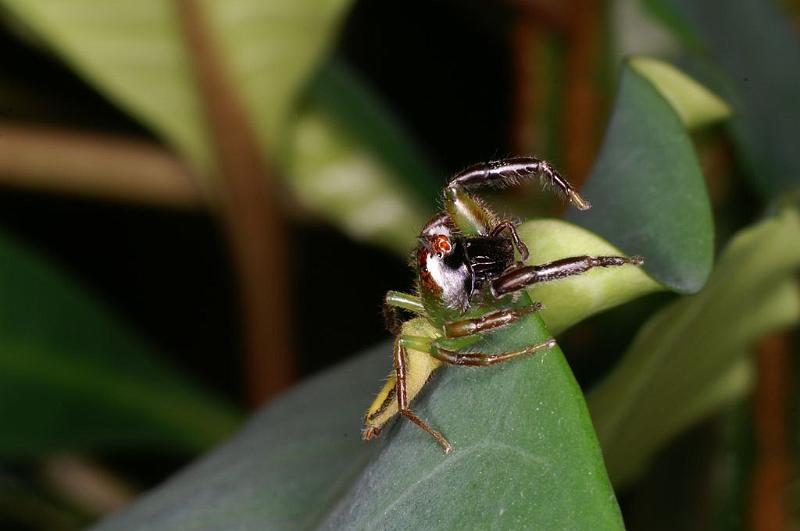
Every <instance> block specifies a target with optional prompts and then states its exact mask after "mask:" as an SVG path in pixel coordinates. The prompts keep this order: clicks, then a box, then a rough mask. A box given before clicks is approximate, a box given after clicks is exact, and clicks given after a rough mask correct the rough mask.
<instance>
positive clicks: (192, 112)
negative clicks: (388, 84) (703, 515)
mask: <svg viewBox="0 0 800 531" xmlns="http://www.w3.org/2000/svg"><path fill="white" fill-rule="evenodd" d="M203 5H204V6H206V7H207V8H208V9H207V14H208V15H209V19H210V22H211V26H212V30H213V34H214V36H215V37H216V38H217V39H218V40H219V42H220V44H221V49H222V52H223V53H222V58H223V61H224V62H225V66H226V67H227V71H228V72H229V73H230V74H231V76H232V78H233V81H234V86H235V87H236V88H238V89H239V90H240V95H241V97H242V99H243V102H244V103H245V105H246V107H247V110H248V116H249V118H250V119H251V120H252V123H253V125H254V128H255V130H256V133H257V134H258V138H259V141H260V145H261V147H262V148H263V150H264V152H265V153H266V154H267V155H268V156H269V157H270V158H271V159H272V160H273V161H274V162H276V163H277V164H278V165H279V166H280V167H281V168H282V169H283V171H282V172H281V174H282V175H283V176H284V177H285V178H286V180H287V181H288V184H289V187H290V188H291V189H292V190H293V191H294V192H295V194H296V196H297V198H298V199H300V201H301V203H303V204H304V205H305V206H306V207H308V208H310V209H313V210H315V211H316V212H318V213H320V214H321V215H322V216H323V217H324V218H326V219H327V220H329V221H331V222H332V223H334V224H337V225H339V226H340V227H341V228H342V229H343V230H344V231H345V232H347V233H348V234H350V235H352V236H354V237H356V238H359V239H366V240H369V241H372V242H374V243H378V244H380V245H383V246H385V247H389V248H392V249H395V250H398V251H402V252H403V253H405V252H407V251H408V248H409V247H410V246H411V245H413V241H414V236H415V235H416V230H417V227H419V226H421V225H422V224H423V223H424V220H425V217H426V216H427V215H428V214H429V211H430V210H432V206H433V200H434V198H435V197H436V192H437V191H438V187H437V178H436V176H435V171H434V170H433V169H432V168H431V166H430V165H429V164H428V163H427V162H425V160H424V157H423V156H422V155H421V153H419V151H418V150H417V149H416V148H415V146H414V145H413V143H412V142H411V141H410V139H409V138H408V136H407V135H405V134H404V133H403V131H402V130H401V129H400V127H399V126H398V125H397V124H398V121H397V119H396V118H395V117H394V116H392V115H391V114H390V113H389V112H388V111H387V110H386V108H385V107H384V106H383V105H382V104H381V102H380V101H378V99H377V98H376V97H375V96H374V95H372V94H370V93H369V91H368V90H367V89H366V88H365V87H364V86H363V84H362V83H361V82H359V80H358V79H356V78H355V77H354V76H353V75H352V73H350V72H349V71H347V70H346V69H345V68H343V67H341V65H336V64H335V63H334V64H329V65H326V66H324V67H323V68H322V71H321V73H320V75H318V76H312V77H313V79H312V81H311V87H310V90H309V91H308V93H307V95H306V97H305V98H302V100H303V101H302V102H301V103H300V106H299V107H298V108H295V107H294V105H295V103H296V102H295V99H297V95H298V94H299V93H300V92H301V90H300V89H301V85H302V84H303V82H304V81H305V80H306V78H307V77H309V76H310V74H311V73H312V70H313V67H314V66H315V65H316V61H317V56H318V55H319V54H320V52H321V51H322V49H323V48H324V47H325V46H326V45H327V44H329V43H330V40H331V38H332V35H333V33H334V31H335V29H336V27H337V25H338V21H339V19H340V18H341V15H342V12H343V11H344V9H345V8H346V7H347V5H348V2H347V0H326V1H324V2H322V3H321V4H320V3H318V2H312V1H310V0H303V1H288V0H281V1H279V2H274V1H272V2H266V3H265V2H261V1H258V0H233V1H227V2H213V1H211V0H205V2H204V3H203ZM0 6H3V7H5V8H6V9H7V10H8V11H9V12H10V13H11V14H12V15H14V16H15V17H16V18H17V19H18V20H20V21H22V22H23V23H24V24H25V25H26V26H28V27H29V28H31V29H32V30H33V31H34V32H35V34H36V35H37V36H39V37H40V38H41V39H42V40H43V41H45V42H46V43H48V44H49V45H50V46H51V47H52V49H53V50H54V52H56V53H57V54H58V55H59V56H61V57H62V58H63V59H64V60H65V61H67V62H68V63H69V64H70V65H71V66H72V67H73V68H74V69H75V70H76V72H77V73H78V74H80V75H82V76H83V77H84V78H85V79H86V80H87V81H88V82H90V83H92V84H93V85H94V86H95V87H96V88H97V89H98V90H100V91H101V92H102V93H103V94H105V95H106V96H107V97H108V98H109V99H111V100H113V101H114V102H116V103H117V104H118V105H119V106H120V107H121V108H122V109H124V110H126V111H127V112H129V113H130V114H131V115H132V116H134V117H136V118H138V119H139V120H140V121H141V122H142V123H144V124H145V125H147V126H148V127H149V128H150V129H152V130H153V131H154V132H155V133H157V134H158V135H159V136H160V137H161V138H162V139H164V140H165V141H166V142H167V143H169V144H171V145H172V146H174V147H175V148H176V149H177V150H178V151H180V152H181V153H182V154H183V156H184V157H186V158H187V159H189V160H190V161H192V162H193V163H194V164H195V166H197V167H199V168H200V169H201V170H204V171H203V172H201V173H203V174H208V173H209V170H210V168H211V167H212V164H213V160H212V155H211V154H212V153H213V149H212V148H211V146H210V144H209V141H208V136H207V135H208V132H207V130H206V126H205V120H204V118H203V109H202V108H201V105H200V102H199V98H198V94H197V89H196V87H195V85H194V77H193V75H192V69H191V66H190V61H189V58H188V55H187V52H186V50H185V49H184V46H183V38H182V35H181V32H180V24H179V21H178V18H177V12H176V10H175V8H174V5H173V4H172V3H170V2H164V1H162V0H141V1H140V0H120V1H117V2H113V4H110V3H108V2H105V1H103V0H76V1H74V2H67V3H64V2H59V1H54V0H42V1H41V2H27V1H25V0H0ZM290 109H291V113H289V111H290ZM287 114H290V115H289V116H287ZM205 184H206V185H207V186H206V188H207V191H208V190H209V186H208V185H209V183H205ZM211 189H213V186H212V187H211Z"/></svg>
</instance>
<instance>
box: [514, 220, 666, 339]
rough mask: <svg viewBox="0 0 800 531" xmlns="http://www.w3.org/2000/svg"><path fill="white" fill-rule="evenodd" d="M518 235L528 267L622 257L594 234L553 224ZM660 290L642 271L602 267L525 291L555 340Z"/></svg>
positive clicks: (534, 224)
mask: <svg viewBox="0 0 800 531" xmlns="http://www.w3.org/2000/svg"><path fill="white" fill-rule="evenodd" d="M518 232H519V236H520V238H522V241H524V242H525V244H526V245H527V246H528V248H529V249H530V250H531V258H530V260H529V262H531V263H537V264H541V263H545V262H550V261H553V260H558V259H560V258H566V257H569V256H575V255H576V254H579V255H582V254H588V255H593V256H611V255H623V254H624V253H622V251H620V250H619V249H618V248H616V247H614V246H613V245H611V244H610V243H608V242H607V241H605V240H604V239H602V238H600V237H599V236H597V235H596V234H594V233H592V232H589V231H588V230H586V229H584V228H581V227H578V226H576V225H573V224H571V223H567V222H566V221H561V220H557V219H540V220H535V221H527V222H525V223H523V224H522V225H520V227H519V229H518ZM663 289H664V286H662V285H661V284H659V283H658V282H656V281H655V280H653V279H652V278H651V277H650V276H648V275H647V273H645V272H644V271H643V270H642V269H641V268H639V267H634V266H623V267H618V268H602V267H601V268H597V269H593V270H591V271H588V272H586V273H584V274H582V275H578V276H574V277H568V278H565V279H563V280H559V281H558V282H548V283H545V284H534V285H533V286H531V287H530V288H528V294H529V295H530V297H531V299H533V300H535V301H539V302H541V303H542V304H543V305H544V309H543V310H542V311H541V312H540V313H541V316H542V319H544V322H545V323H547V328H548V329H549V330H550V331H551V332H553V334H554V335H558V334H560V333H561V332H563V331H564V330H566V329H567V328H569V327H571V326H572V325H574V324H576V323H578V322H580V321H582V320H584V319H586V318H587V317H590V316H592V315H594V314H596V313H600V312H602V311H604V310H607V309H608V308H613V307H614V306H617V305H619V304H622V303H624V302H627V301H629V300H632V299H635V298H636V297H640V296H642V295H646V294H648V293H652V292H654V291H659V290H663Z"/></svg>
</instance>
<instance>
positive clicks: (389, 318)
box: [383, 291, 425, 336]
mask: <svg viewBox="0 0 800 531" xmlns="http://www.w3.org/2000/svg"><path fill="white" fill-rule="evenodd" d="M398 308H401V309H403V310H406V311H409V312H411V313H414V314H417V315H425V306H424V305H423V304H422V300H421V299H420V298H419V297H417V296H416V295H411V294H408V293H403V292H401V291H388V292H386V296H385V297H384V299H383V320H384V323H385V324H386V329H387V330H388V331H389V332H391V333H392V335H395V336H396V335H398V334H399V333H400V331H401V328H402V324H403V323H402V321H401V320H400V316H399V315H398V313H399V312H398V311H397V310H398Z"/></svg>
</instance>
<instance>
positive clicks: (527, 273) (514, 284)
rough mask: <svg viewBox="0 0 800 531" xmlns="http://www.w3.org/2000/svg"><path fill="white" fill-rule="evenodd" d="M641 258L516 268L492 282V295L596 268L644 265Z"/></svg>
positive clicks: (576, 258) (571, 260)
mask: <svg viewBox="0 0 800 531" xmlns="http://www.w3.org/2000/svg"><path fill="white" fill-rule="evenodd" d="M643 263H644V259H643V258H642V257H641V256H633V257H631V258H628V257H626V256H573V257H572V258H563V259H561V260H556V261H554V262H549V263H547V264H541V265H535V266H522V267H515V268H513V269H510V270H508V271H507V272H505V273H503V274H502V275H501V276H500V277H499V278H498V279H496V280H495V281H494V282H492V293H493V294H494V295H495V296H496V297H501V296H503V295H505V294H506V293H511V292H513V291H517V290H520V289H522V288H524V287H526V286H530V285H531V284H536V283H538V282H550V281H551V280H558V279H560V278H564V277H569V276H572V275H580V274H581V273H585V272H586V271H589V270H590V269H592V268H594V267H612V266H621V265H626V264H631V265H636V266H639V265H642V264H643Z"/></svg>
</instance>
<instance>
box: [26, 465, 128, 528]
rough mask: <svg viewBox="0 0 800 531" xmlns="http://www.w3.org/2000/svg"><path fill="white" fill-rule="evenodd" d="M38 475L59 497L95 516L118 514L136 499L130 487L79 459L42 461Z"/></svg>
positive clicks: (101, 469) (99, 468)
mask: <svg viewBox="0 0 800 531" xmlns="http://www.w3.org/2000/svg"><path fill="white" fill-rule="evenodd" d="M42 474H43V476H44V479H45V481H47V483H48V484H49V485H50V487H51V488H53V489H54V490H55V491H56V492H58V493H59V494H60V495H61V496H63V497H64V498H66V499H67V500H69V501H70V502H72V503H74V504H75V505H77V506H78V507H80V508H81V509H83V510H85V511H87V512H88V513H90V514H92V515H96V516H99V515H104V514H109V513H112V512H115V511H118V510H119V509H121V508H122V507H124V506H125V505H127V504H128V503H129V502H130V501H131V500H133V498H134V497H136V492H135V490H134V489H133V488H132V487H131V486H130V485H128V484H126V483H125V482H124V481H122V480H121V479H120V478H118V477H117V476H115V475H114V474H112V473H111V472H109V471H108V470H106V469H105V468H103V467H101V466H99V465H97V464H96V463H93V462H92V461H90V460H88V459H86V458H85V457H81V456H79V455H73V454H64V455H56V456H51V457H48V458H46V459H45V460H44V462H43V463H42Z"/></svg>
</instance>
